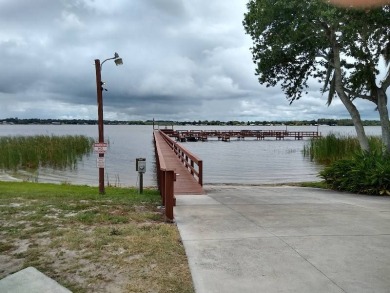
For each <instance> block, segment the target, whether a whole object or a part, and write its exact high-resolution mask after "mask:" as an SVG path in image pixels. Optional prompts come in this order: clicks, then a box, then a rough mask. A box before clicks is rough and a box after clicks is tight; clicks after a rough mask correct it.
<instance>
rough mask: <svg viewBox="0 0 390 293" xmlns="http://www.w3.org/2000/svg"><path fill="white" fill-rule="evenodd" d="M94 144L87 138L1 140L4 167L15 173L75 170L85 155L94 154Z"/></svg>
mask: <svg viewBox="0 0 390 293" xmlns="http://www.w3.org/2000/svg"><path fill="white" fill-rule="evenodd" d="M93 142H94V140H93V139H92V138H88V137H86V136H83V135H75V136H71V135H66V136H48V135H37V136H5V137H0V168H1V169H3V170H14V171H16V170H20V169H29V170H37V169H38V168H39V167H51V168H54V169H66V168H70V169H74V168H76V166H77V162H78V161H79V160H81V159H82V157H83V156H84V155H88V154H90V153H91V152H92V148H93V147H92V144H93Z"/></svg>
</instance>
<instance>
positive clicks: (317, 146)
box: [303, 134, 382, 165]
mask: <svg viewBox="0 0 390 293" xmlns="http://www.w3.org/2000/svg"><path fill="white" fill-rule="evenodd" d="M369 144H370V147H371V150H373V151H378V152H380V151H381V149H382V140H381V138H380V137H377V136H371V137H369ZM359 152H361V148H360V145H359V141H358V139H357V138H356V137H350V136H340V137H338V136H336V135H334V134H329V135H327V136H325V137H320V138H316V139H312V140H310V142H309V143H308V144H306V145H305V146H304V148H303V154H304V156H305V157H309V158H310V160H311V161H315V162H317V163H320V164H324V165H329V164H331V163H332V162H335V161H337V160H340V159H350V158H352V157H353V156H354V155H355V154H356V153H359Z"/></svg>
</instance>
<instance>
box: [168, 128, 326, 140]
mask: <svg viewBox="0 0 390 293" xmlns="http://www.w3.org/2000/svg"><path fill="white" fill-rule="evenodd" d="M163 131H166V134H168V135H169V136H170V137H174V138H175V139H176V140H177V141H181V142H184V141H207V140H209V139H218V140H221V141H230V140H231V139H237V140H245V139H247V138H249V139H255V140H265V139H268V138H274V139H276V140H284V139H286V138H287V139H295V140H301V139H304V138H318V137H321V133H319V132H318V131H287V130H173V129H169V130H163Z"/></svg>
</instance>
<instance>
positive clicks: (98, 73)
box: [95, 52, 123, 194]
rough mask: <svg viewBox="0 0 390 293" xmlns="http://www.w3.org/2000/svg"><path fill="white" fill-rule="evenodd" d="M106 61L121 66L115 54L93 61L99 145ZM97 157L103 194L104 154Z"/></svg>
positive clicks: (102, 140) (101, 138)
mask: <svg viewBox="0 0 390 293" xmlns="http://www.w3.org/2000/svg"><path fill="white" fill-rule="evenodd" d="M108 60H114V62H115V64H116V65H117V66H118V65H122V64H123V60H122V58H120V57H119V54H118V53H116V52H115V54H114V57H112V58H108V59H106V60H104V61H103V62H102V63H100V60H99V59H95V69H96V93H97V104H98V130H99V143H100V144H103V143H104V128H103V127H104V126H103V125H104V124H103V84H104V83H103V82H102V76H101V73H102V68H103V63H104V62H106V61H108ZM99 157H100V158H103V159H101V160H102V161H103V166H101V165H100V166H99V193H100V194H104V193H105V190H104V153H99Z"/></svg>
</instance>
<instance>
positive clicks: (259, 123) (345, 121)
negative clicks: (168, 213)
mask: <svg viewBox="0 0 390 293" xmlns="http://www.w3.org/2000/svg"><path fill="white" fill-rule="evenodd" d="M0 124H45V125H48V124H52V125H58V124H70V125H96V124H97V120H85V119H38V118H32V119H18V118H6V119H2V120H1V119H0ZM104 124H105V125H153V124H155V125H162V126H168V125H221V126H224V125H228V126H249V125H253V126H266V125H290V126H302V125H330V126H353V123H352V120H351V119H326V118H320V119H318V120H294V121H219V120H211V121H209V120H203V121H202V120H198V121H195V120H194V121H171V120H156V121H153V120H146V121H142V120H135V121H134V120H129V121H118V120H104ZM363 125H365V126H379V125H380V122H379V120H364V121H363Z"/></svg>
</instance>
